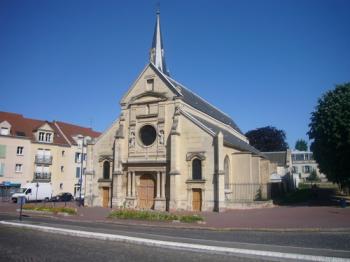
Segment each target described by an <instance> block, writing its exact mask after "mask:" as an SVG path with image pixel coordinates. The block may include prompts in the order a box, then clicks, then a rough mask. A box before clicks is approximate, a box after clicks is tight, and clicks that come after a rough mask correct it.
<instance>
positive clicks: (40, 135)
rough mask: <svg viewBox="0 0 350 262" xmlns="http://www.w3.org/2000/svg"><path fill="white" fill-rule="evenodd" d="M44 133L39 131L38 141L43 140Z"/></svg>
mask: <svg viewBox="0 0 350 262" xmlns="http://www.w3.org/2000/svg"><path fill="white" fill-rule="evenodd" d="M44 137H45V133H44V132H39V141H44Z"/></svg>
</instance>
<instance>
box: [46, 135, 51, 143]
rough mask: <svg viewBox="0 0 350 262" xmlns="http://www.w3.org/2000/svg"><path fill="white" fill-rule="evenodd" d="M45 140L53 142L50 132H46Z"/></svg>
mask: <svg viewBox="0 0 350 262" xmlns="http://www.w3.org/2000/svg"><path fill="white" fill-rule="evenodd" d="M45 141H46V142H51V134H50V133H46V136H45Z"/></svg>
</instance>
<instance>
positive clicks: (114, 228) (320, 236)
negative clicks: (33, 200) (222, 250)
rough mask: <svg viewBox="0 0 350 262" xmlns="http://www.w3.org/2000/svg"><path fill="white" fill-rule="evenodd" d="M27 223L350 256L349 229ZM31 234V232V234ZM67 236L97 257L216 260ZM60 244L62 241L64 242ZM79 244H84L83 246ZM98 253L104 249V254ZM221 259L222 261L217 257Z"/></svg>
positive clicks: (0, 242) (32, 220) (31, 220)
mask: <svg viewBox="0 0 350 262" xmlns="http://www.w3.org/2000/svg"><path fill="white" fill-rule="evenodd" d="M0 220H5V221H18V220H17V219H16V217H15V216H12V215H1V214H0ZM24 222H27V223H31V224H36V225H44V226H53V227H62V228H68V229H76V230H83V231H91V232H101V233H108V234H118V235H126V236H134V237H140V238H146V239H157V240H165V241H174V242H180V243H194V244H204V245H211V246H221V247H233V248H244V249H251V250H265V251H274V252H285V253H297V254H306V255H317V256H328V257H329V256H330V257H344V258H350V233H349V232H271V231H270V232H269V231H212V230H198V229H178V228H176V229H174V228H161V227H158V228H155V227H145V226H128V225H118V224H107V223H87V222H77V221H62V220H55V219H50V218H34V217H33V218H30V217H26V218H24ZM0 230H1V231H0V232H1V234H0V247H1V250H2V249H3V247H2V245H4V248H6V244H4V243H3V242H4V241H5V239H6V238H4V237H3V231H2V228H1V229H0ZM7 230H13V229H7ZM15 231H16V230H15ZM4 232H5V231H4ZM19 232H20V231H19ZM41 234H43V233H39V232H36V233H35V234H34V235H35V236H38V237H40V235H41ZM13 235H14V236H16V234H13ZM29 235H32V233H31V234H29ZM45 235H46V236H47V238H50V239H51V238H52V237H58V238H62V239H63V240H64V239H65V238H67V237H64V236H56V235H53V234H47V233H46V234H45ZM49 235H50V236H49ZM17 236H18V235H17ZM10 239H11V238H10ZM39 239H40V238H39ZM67 239H72V241H73V239H75V240H74V241H73V242H72V243H70V245H69V246H72V247H74V245H79V246H77V247H76V248H77V250H79V248H82V247H85V246H84V245H89V243H90V241H92V242H96V243H100V245H99V244H96V247H100V249H96V250H95V249H94V248H92V249H91V250H95V251H94V252H95V253H96V256H98V257H100V256H103V255H104V254H106V255H107V254H110V255H112V253H113V252H112V251H113V250H114V249H115V247H118V246H123V247H124V251H121V250H118V252H122V254H121V255H120V257H121V258H123V252H127V250H129V251H128V252H129V253H130V254H131V255H132V256H135V257H134V258H135V259H132V260H129V261H138V256H141V254H142V253H143V251H145V250H150V253H149V254H148V253H147V252H148V251H147V252H146V253H147V254H146V255H147V256H148V255H149V256H151V257H150V259H151V258H152V261H165V260H162V259H161V260H156V259H155V258H154V257H152V254H153V255H155V254H157V253H158V254H159V256H162V255H161V254H163V253H164V252H165V253H166V254H174V255H175V254H176V255H175V257H174V258H173V257H171V259H178V258H179V256H178V254H180V253H181V255H183V256H184V257H183V259H184V260H185V261H194V260H196V259H200V260H203V256H204V257H205V258H208V259H209V258H211V259H213V257H212V256H213V255H210V254H205V255H203V254H200V253H194V252H185V251H181V252H180V253H178V252H179V251H174V250H169V249H159V248H151V249H150V248H149V247H143V246H138V247H137V249H135V250H134V249H132V248H131V246H133V245H128V244H122V243H116V242H108V241H105V242H103V241H96V240H86V239H78V238H75V237H68V238H67ZM13 241H14V243H16V240H15V239H14V240H13ZM39 241H40V240H39ZM45 241H46V242H48V244H50V243H49V242H51V241H47V240H45ZM20 242H21V240H20V241H19V243H20ZM53 243H56V242H53ZM59 243H61V241H60V242H59ZM74 243H76V244H74ZM103 243H105V245H106V247H105V249H106V253H104V252H103V251H101V250H103V249H104V245H103ZM23 245H26V244H25V243H24V244H23ZM28 245H29V246H30V245H34V244H32V243H31V242H29V243H28ZM51 245H53V247H55V248H68V247H69V246H66V247H64V246H65V245H64V246H63V247H59V246H58V245H57V244H52V243H51ZM80 245H82V247H81V246H80ZM91 245H92V244H91ZM14 246H16V245H12V248H13V247H14ZM92 246H93V245H92ZM113 247H114V249H113ZM101 248H102V249H101ZM48 249H51V248H50V247H48ZM9 250H11V246H10V247H9ZM72 250H73V251H74V250H75V249H72ZM89 250H90V249H89ZM29 251H30V250H28V252H29ZM46 251H47V250H45V251H43V252H46ZM55 252H56V251H55ZM57 252H61V251H60V250H57ZM66 252H68V251H66ZM91 252H92V251H91ZM99 252H101V254H100V253H99ZM108 252H109V253H108ZM114 252H115V250H114ZM81 255H83V256H85V254H81ZM115 256H116V255H115ZM198 256H199V257H198ZM98 257H96V259H97V260H94V261H99V259H98ZM141 257H142V256H141ZM156 257H158V256H156ZM214 257H215V259H214V260H215V261H226V260H227V259H228V257H223V256H214ZM167 258H168V256H167ZM219 258H220V259H222V260H218V259H219ZM55 259H56V257H55ZM101 259H102V257H101ZM183 259H182V260H183ZM191 259H194V260H191ZM234 259H236V260H232V257H230V258H229V260H230V261H240V260H239V259H240V258H234ZM246 259H247V258H245V260H244V261H247V260H246ZM105 260H107V261H108V259H105ZM29 261H36V260H29ZM53 261H56V260H53ZM88 261H89V260H88ZM120 261H123V260H120ZM145 261H148V260H145ZM167 261H168V260H167ZM169 261H179V260H169ZM204 261H206V260H204Z"/></svg>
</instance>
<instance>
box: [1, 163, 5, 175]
mask: <svg viewBox="0 0 350 262" xmlns="http://www.w3.org/2000/svg"><path fill="white" fill-rule="evenodd" d="M4 171H5V164H4V163H1V164H0V176H4Z"/></svg>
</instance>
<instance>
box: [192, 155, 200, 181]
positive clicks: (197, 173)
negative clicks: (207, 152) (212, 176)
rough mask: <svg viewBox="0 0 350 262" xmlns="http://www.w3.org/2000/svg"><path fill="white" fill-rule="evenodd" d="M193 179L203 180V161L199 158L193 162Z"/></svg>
mask: <svg viewBox="0 0 350 262" xmlns="http://www.w3.org/2000/svg"><path fill="white" fill-rule="evenodd" d="M192 179H193V180H201V179H202V161H201V160H200V159H198V158H196V159H194V160H193V161H192Z"/></svg>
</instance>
